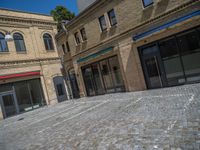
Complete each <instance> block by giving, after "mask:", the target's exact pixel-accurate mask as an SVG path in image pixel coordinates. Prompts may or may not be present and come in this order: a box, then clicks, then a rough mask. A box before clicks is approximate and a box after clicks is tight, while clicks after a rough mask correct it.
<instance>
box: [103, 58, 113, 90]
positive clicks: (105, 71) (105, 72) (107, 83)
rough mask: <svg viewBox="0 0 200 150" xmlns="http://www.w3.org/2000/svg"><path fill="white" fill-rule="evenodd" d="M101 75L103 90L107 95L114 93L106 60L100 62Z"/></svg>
mask: <svg viewBox="0 0 200 150" xmlns="http://www.w3.org/2000/svg"><path fill="white" fill-rule="evenodd" d="M100 67H101V73H102V77H103V81H104V83H105V88H106V91H107V92H108V93H111V92H115V87H114V84H113V81H112V75H111V71H110V68H109V65H108V61H107V60H103V61H101V62H100Z"/></svg>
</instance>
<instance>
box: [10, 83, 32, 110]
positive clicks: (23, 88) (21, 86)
mask: <svg viewBox="0 0 200 150" xmlns="http://www.w3.org/2000/svg"><path fill="white" fill-rule="evenodd" d="M14 87H15V92H16V96H17V100H18V105H19V111H20V112H23V111H28V110H31V109H32V102H31V96H30V93H29V87H28V84H27V83H26V82H18V83H15V84H14Z"/></svg>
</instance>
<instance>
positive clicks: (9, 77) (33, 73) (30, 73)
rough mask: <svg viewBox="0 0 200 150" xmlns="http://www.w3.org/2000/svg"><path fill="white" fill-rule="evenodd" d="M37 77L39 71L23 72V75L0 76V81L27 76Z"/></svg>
mask: <svg viewBox="0 0 200 150" xmlns="http://www.w3.org/2000/svg"><path fill="white" fill-rule="evenodd" d="M37 75H40V72H39V71H38V72H23V73H17V74H9V75H3V76H0V80H6V79H11V78H21V77H28V76H37Z"/></svg>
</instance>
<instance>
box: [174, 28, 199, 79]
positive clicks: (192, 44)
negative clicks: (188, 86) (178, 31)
mask: <svg viewBox="0 0 200 150" xmlns="http://www.w3.org/2000/svg"><path fill="white" fill-rule="evenodd" d="M178 44H179V46H180V51H181V56H182V61H183V67H184V70H185V75H186V78H187V81H189V82H193V81H199V80H200V36H199V34H198V32H197V31H194V30H193V31H191V32H188V33H185V34H184V35H180V36H178Z"/></svg>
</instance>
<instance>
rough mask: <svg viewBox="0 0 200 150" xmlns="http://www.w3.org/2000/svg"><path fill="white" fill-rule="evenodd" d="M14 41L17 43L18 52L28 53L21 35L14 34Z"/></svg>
mask: <svg viewBox="0 0 200 150" xmlns="http://www.w3.org/2000/svg"><path fill="white" fill-rule="evenodd" d="M13 39H14V42H15V48H16V51H17V52H21V51H26V47H25V43H24V38H23V36H22V35H21V34H20V33H14V34H13Z"/></svg>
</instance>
